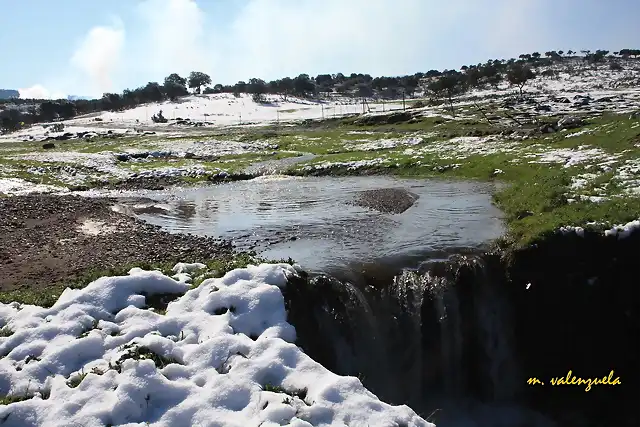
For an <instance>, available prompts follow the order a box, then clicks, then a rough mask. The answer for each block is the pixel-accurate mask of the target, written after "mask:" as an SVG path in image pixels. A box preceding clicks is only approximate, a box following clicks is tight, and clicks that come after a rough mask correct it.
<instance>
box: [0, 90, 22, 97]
mask: <svg viewBox="0 0 640 427" xmlns="http://www.w3.org/2000/svg"><path fill="white" fill-rule="evenodd" d="M11 98H20V92H18V91H17V90H14V89H0V99H11Z"/></svg>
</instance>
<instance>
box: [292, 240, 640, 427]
mask: <svg viewBox="0 0 640 427" xmlns="http://www.w3.org/2000/svg"><path fill="white" fill-rule="evenodd" d="M638 254H640V233H638V232H636V233H634V234H632V235H631V236H630V237H628V238H626V239H620V240H618V239H617V238H616V237H604V236H602V235H589V234H586V235H585V237H584V238H582V237H578V236H576V235H565V236H563V235H555V236H553V237H550V238H547V239H546V240H544V241H540V242H538V243H537V245H535V246H533V247H531V248H529V249H526V250H519V251H512V252H489V253H485V254H483V255H480V256H458V257H454V258H452V259H451V260H449V261H446V262H434V263H429V264H425V265H423V267H422V268H421V269H420V271H412V272H407V271H405V272H404V273H402V274H400V275H397V276H396V277H394V278H393V279H392V280H391V281H389V282H388V283H387V284H386V285H382V286H381V285H380V284H379V283H372V284H371V285H375V286H369V285H367V284H366V283H364V284H363V283H357V284H355V283H356V282H355V281H354V282H353V283H354V284H352V283H350V282H346V281H344V282H341V281H339V280H337V279H332V278H329V277H325V276H320V277H314V278H305V279H300V280H298V281H297V283H292V286H290V287H289V288H288V289H287V291H286V300H287V304H288V308H289V320H290V322H291V323H292V324H294V326H295V327H296V330H297V331H298V344H299V345H300V346H301V347H302V348H303V349H305V351H306V352H308V354H310V355H311V356H312V357H313V358H314V359H315V360H317V361H318V362H320V363H322V364H323V365H324V366H326V367H329V368H330V369H331V370H333V371H334V372H337V373H340V374H350V375H354V376H359V377H360V378H361V379H362V380H363V382H364V384H365V386H366V387H368V388H369V389H371V390H372V391H373V392H374V393H376V394H377V395H378V396H379V397H380V398H381V399H385V400H387V401H391V402H394V403H397V404H400V403H407V404H409V405H410V406H411V407H412V408H414V409H415V410H416V411H418V412H421V413H422V414H423V415H425V416H426V415H429V414H431V413H432V412H433V411H434V410H435V411H436V412H437V411H438V410H440V411H439V412H438V414H437V415H436V416H434V418H432V421H434V422H436V424H437V425H439V426H447V425H457V424H456V421H454V420H457V418H456V417H457V416H458V414H457V413H456V412H460V411H462V408H463V407H464V406H461V405H462V404H460V403H455V404H452V405H450V406H447V405H446V404H443V402H446V401H449V402H461V401H465V402H469V401H470V400H471V401H474V402H477V404H478V405H494V406H496V405H500V406H501V407H504V406H505V405H514V406H518V407H521V408H525V409H526V411H530V412H522V414H524V415H521V418H518V416H516V415H514V414H511V413H510V415H508V416H507V418H508V421H503V423H504V422H506V424H499V423H498V424H495V425H514V426H515V425H558V426H567V425H571V426H574V427H577V426H598V425H611V426H629V427H631V426H636V425H639V424H640V409H639V408H638V406H637V402H638V399H639V398H640V288H639V287H638V281H639V279H638V273H637V262H638ZM380 366H385V367H386V368H388V369H386V370H384V371H383V370H381V369H380ZM569 371H571V373H569ZM611 371H613V375H612V378H611V379H610V382H614V381H615V378H619V382H620V384H616V385H606V384H605V385H602V384H601V385H594V386H593V387H592V388H591V390H590V391H588V392H587V391H586V390H585V389H586V387H587V386H586V385H585V384H584V383H582V384H575V383H576V382H579V379H580V378H581V379H582V380H589V379H599V381H600V380H602V379H603V378H607V377H608V376H609V375H610V372H611ZM568 375H569V378H568V382H569V384H562V382H563V381H561V382H560V384H558V385H555V386H554V385H553V384H552V383H551V379H553V378H557V377H564V378H567V376H568ZM573 376H575V377H576V379H572V377H573ZM530 378H537V379H539V380H540V382H541V383H544V384H537V385H533V384H528V380H529V379H530ZM572 381H573V382H574V384H573V385H571V382H572ZM605 382H606V381H605ZM464 405H467V404H466V403H465V404H464ZM470 411H471V412H473V411H472V410H470ZM476 412H477V411H476ZM540 414H541V415H540ZM539 416H542V417H543V418H545V419H546V420H547V421H548V420H553V422H551V424H544V423H541V424H538V423H536V422H535V421H534V420H535V419H536V417H539ZM510 417H511V418H510ZM503 420H504V417H503ZM475 421H476V422H477V425H494V424H491V422H490V421H489V420H488V418H486V416H481V415H478V416H477V419H476V420H475ZM522 423H524V424H522ZM465 425H466V424H465ZM470 425H471V424H470Z"/></svg>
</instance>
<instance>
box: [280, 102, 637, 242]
mask: <svg viewBox="0 0 640 427" xmlns="http://www.w3.org/2000/svg"><path fill="white" fill-rule="evenodd" d="M430 120H431V121H432V122H431V127H430V128H428V127H427V128H425V130H431V131H435V132H437V135H438V136H437V137H432V138H429V139H426V140H425V141H424V143H423V144H421V145H419V146H415V147H411V148H414V149H419V148H421V147H429V146H430V144H432V142H433V141H436V140H438V141H446V140H447V139H449V138H452V137H455V136H467V135H473V134H474V132H475V131H476V130H478V131H480V134H483V133H494V132H495V129H494V130H491V129H489V127H488V125H487V124H482V123H480V122H474V121H473V120H471V121H467V120H464V121H458V122H453V121H451V122H447V123H444V124H434V122H433V120H434V119H429V120H426V121H425V122H426V123H428V122H429V121H430ZM436 120H437V119H436ZM426 123H422V122H421V123H418V124H401V127H402V128H403V129H405V130H406V129H417V128H420V127H421V126H424V125H426ZM633 123H635V121H631V120H629V119H628V117H627V116H621V115H613V114H607V115H604V116H602V117H600V118H595V119H590V120H589V124H588V125H587V126H585V127H584V128H581V129H575V130H570V131H567V132H566V133H555V134H550V135H541V136H539V137H537V138H534V139H531V140H526V141H522V142H519V143H517V149H516V151H515V152H513V153H511V152H509V153H493V154H471V155H469V154H467V153H457V152H456V151H455V149H454V147H453V146H452V148H451V149H450V150H448V149H446V146H445V149H443V150H442V151H441V152H427V153H423V154H420V155H419V157H418V158H417V159H415V158H413V155H405V154H403V151H404V149H405V148H404V147H399V148H397V149H385V150H378V151H368V152H349V151H348V150H347V149H346V148H345V147H344V142H345V141H348V140H349V138H347V135H345V131H344V130H333V131H331V132H333V133H332V138H331V141H332V145H331V148H332V149H333V150H335V151H337V152H335V153H333V154H327V153H326V150H324V151H325V152H324V153H322V152H321V150H317V151H316V152H317V153H318V154H320V155H319V156H318V157H316V158H315V159H313V160H312V161H310V162H307V163H304V164H299V165H295V166H293V167H292V168H291V169H290V170H289V173H292V174H303V175H304V174H305V173H307V172H302V171H301V169H302V167H304V166H305V165H313V164H317V163H322V162H327V161H328V162H348V161H356V160H370V159H387V160H388V161H387V163H385V165H384V166H376V167H370V168H364V169H361V170H359V171H356V172H352V171H347V170H346V168H339V167H338V168H335V169H332V170H330V171H328V172H326V174H329V175H343V174H361V173H365V172H366V173H387V174H394V175H397V176H403V177H417V178H434V177H435V178H446V179H472V180H479V181H495V182H501V183H504V184H506V185H504V186H501V188H500V189H499V190H497V191H496V193H495V194H494V197H493V200H494V203H495V204H496V205H497V206H498V207H499V208H500V209H502V211H503V212H504V214H505V222H506V225H507V227H508V235H507V236H505V237H506V238H505V239H504V240H505V241H506V242H508V243H509V244H510V245H511V246H513V247H519V246H526V245H528V244H531V243H532V242H534V241H535V240H536V239H540V238H544V237H545V236H546V235H547V234H548V233H550V232H553V231H554V230H556V229H557V228H559V227H561V226H565V225H584V224H586V223H588V222H596V221H598V222H608V223H612V224H619V223H626V222H628V221H631V220H634V219H637V218H639V217H640V198H639V197H637V196H631V195H622V194H620V188H621V187H620V184H621V183H620V182H619V180H617V179H616V178H615V174H616V170H617V168H618V167H620V166H621V165H622V164H623V162H624V161H626V160H630V159H637V158H640V128H632V127H631V126H632V124H633ZM385 127H386V126H382V127H380V126H378V127H376V129H377V131H381V129H384V128H385ZM364 128H366V127H364ZM583 129H589V130H590V131H591V132H592V133H589V134H583V135H580V136H576V137H571V138H566V135H567V134H569V133H574V132H578V131H581V130H583ZM325 132H326V131H325ZM341 133H342V137H341V136H340V134H341ZM476 134H477V133H476ZM308 135H314V133H312V132H309V133H308ZM290 138H292V136H290ZM298 140H301V138H300V137H298ZM337 141H342V148H340V145H341V144H340V142H337ZM585 145H587V146H589V148H599V149H601V150H602V151H603V152H604V153H605V154H607V155H611V154H616V155H618V156H619V157H618V161H617V163H614V164H613V165H612V167H613V170H611V171H608V172H602V171H600V172H598V173H597V174H598V176H597V177H596V179H595V180H593V182H590V183H589V184H588V186H587V187H586V188H585V189H583V190H576V191H574V193H576V194H580V193H582V194H585V193H589V191H593V190H594V189H596V188H604V189H605V190H606V193H607V194H606V196H608V200H606V201H603V202H600V203H592V202H583V201H577V202H574V203H570V202H569V200H567V199H568V197H567V194H569V193H571V191H572V190H571V189H570V188H569V186H570V184H571V179H572V177H577V176H578V175H581V174H584V173H593V172H595V171H596V170H597V168H596V167H597V165H598V164H599V163H600V161H599V160H598V159H597V158H593V159H588V161H587V162H585V163H583V164H579V165H575V166H571V167H563V165H561V164H559V163H550V164H537V163H531V162H530V161H532V160H534V159H527V158H525V157H524V156H525V155H528V154H535V153H543V152H549V151H553V150H557V149H574V150H575V149H577V148H578V147H580V146H585ZM315 147H316V145H315V143H314V142H313V141H310V142H309V143H308V146H307V147H305V146H304V145H303V144H302V143H299V144H298V145H297V149H299V150H301V151H305V150H306V151H310V149H312V148H315ZM325 148H326V147H325ZM518 159H519V160H518ZM514 160H516V161H515V162H514ZM418 162H420V163H418ZM454 164H455V165H457V166H456V167H452V166H453V165H454ZM589 165H591V166H592V167H591V168H588V166H589ZM496 169H499V170H501V171H502V173H501V174H498V175H496V174H494V171H495V170H496Z"/></svg>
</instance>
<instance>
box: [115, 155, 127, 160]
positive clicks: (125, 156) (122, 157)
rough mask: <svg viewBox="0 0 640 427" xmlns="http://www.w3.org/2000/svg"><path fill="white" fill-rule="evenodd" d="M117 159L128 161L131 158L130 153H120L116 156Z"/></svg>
mask: <svg viewBox="0 0 640 427" xmlns="http://www.w3.org/2000/svg"><path fill="white" fill-rule="evenodd" d="M116 160H118V161H119V162H126V161H128V160H129V155H128V154H118V155H117V156H116Z"/></svg>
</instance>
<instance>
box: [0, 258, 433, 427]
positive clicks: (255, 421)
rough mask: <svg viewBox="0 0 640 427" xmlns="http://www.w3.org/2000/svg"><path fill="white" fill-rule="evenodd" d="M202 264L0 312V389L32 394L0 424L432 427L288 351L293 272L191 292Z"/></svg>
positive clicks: (274, 270) (4, 411)
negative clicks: (153, 300) (158, 305)
mask: <svg viewBox="0 0 640 427" xmlns="http://www.w3.org/2000/svg"><path fill="white" fill-rule="evenodd" d="M201 267H202V266H201V265H197V264H192V265H189V264H180V265H177V266H176V268H175V269H174V271H175V272H179V274H178V276H176V277H180V278H181V279H182V281H176V280H174V279H172V278H169V277H167V276H164V275H163V274H161V273H160V272H149V271H143V270H140V269H134V270H132V271H131V272H130V273H129V276H124V277H105V278H101V279H99V280H97V281H95V282H93V283H91V284H90V285H89V286H87V287H86V288H85V289H82V290H71V289H67V290H66V291H65V292H63V294H62V295H61V296H60V298H59V300H58V301H57V302H56V304H55V305H54V306H53V307H51V308H50V309H45V308H40V307H35V306H20V305H18V304H16V303H12V304H9V305H6V304H0V322H1V325H2V326H3V327H4V329H3V334H1V335H2V336H3V337H1V338H0V355H1V356H3V357H2V359H0V393H1V394H3V395H10V396H18V397H25V396H29V397H30V396H32V395H35V397H33V398H30V399H27V400H22V401H19V402H15V403H11V404H9V405H6V406H1V407H0V419H1V420H3V426H21V427H22V426H42V425H46V426H69V425H82V426H104V425H125V424H126V425H131V426H133V425H152V426H189V425H207V426H242V427H248V426H258V425H262V426H274V425H288V426H299V427H302V426H311V425H317V426H329V425H340V426H344V425H350V426H389V427H391V426H399V425H402V426H433V425H432V424H429V423H427V422H426V421H424V420H422V419H421V418H419V417H418V416H417V415H416V414H415V413H414V412H413V411H412V410H411V409H410V408H408V407H407V406H391V405H388V404H385V403H383V402H381V401H379V400H378V399H377V398H376V396H375V395H373V394H372V393H370V392H369V391H367V390H366V389H365V388H364V387H363V385H362V384H361V383H360V381H359V380H358V379H356V378H354V377H342V376H338V375H335V374H333V373H331V372H330V371H328V370H327V369H325V368H324V367H322V366H321V365H320V364H318V363H316V362H314V361H313V360H312V359H311V358H310V357H309V356H307V355H305V354H304V353H303V352H302V351H301V349H299V348H298V347H297V346H295V345H294V344H293V342H294V340H295V338H296V334H295V330H294V328H293V326H291V325H290V324H288V323H287V322H286V312H285V307H284V299H283V296H282V293H281V291H280V289H279V288H281V287H283V286H284V285H285V284H286V282H287V279H288V277H290V275H292V274H295V270H294V269H293V267H291V266H289V265H286V264H282V265H275V264H263V265H260V266H249V267H248V268H246V269H237V270H234V271H231V272H229V273H228V274H226V275H225V276H224V277H223V278H220V279H208V280H206V281H204V282H203V283H202V285H201V286H199V287H198V288H196V289H192V290H190V286H189V285H188V284H186V280H185V279H186V278H187V277H186V276H185V275H186V274H187V272H192V271H195V270H199V269H200V268H201ZM184 292H186V293H185V294H184V295H183V296H181V297H179V298H178V299H177V300H175V301H174V302H171V303H170V304H169V305H168V307H167V309H166V314H164V315H163V314H158V313H155V312H154V311H152V310H149V309H145V308H144V307H145V296H144V295H143V294H145V293H146V294H152V293H170V294H182V293H184ZM11 332H12V333H11ZM6 335H9V336H6ZM146 423H149V424H146Z"/></svg>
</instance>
